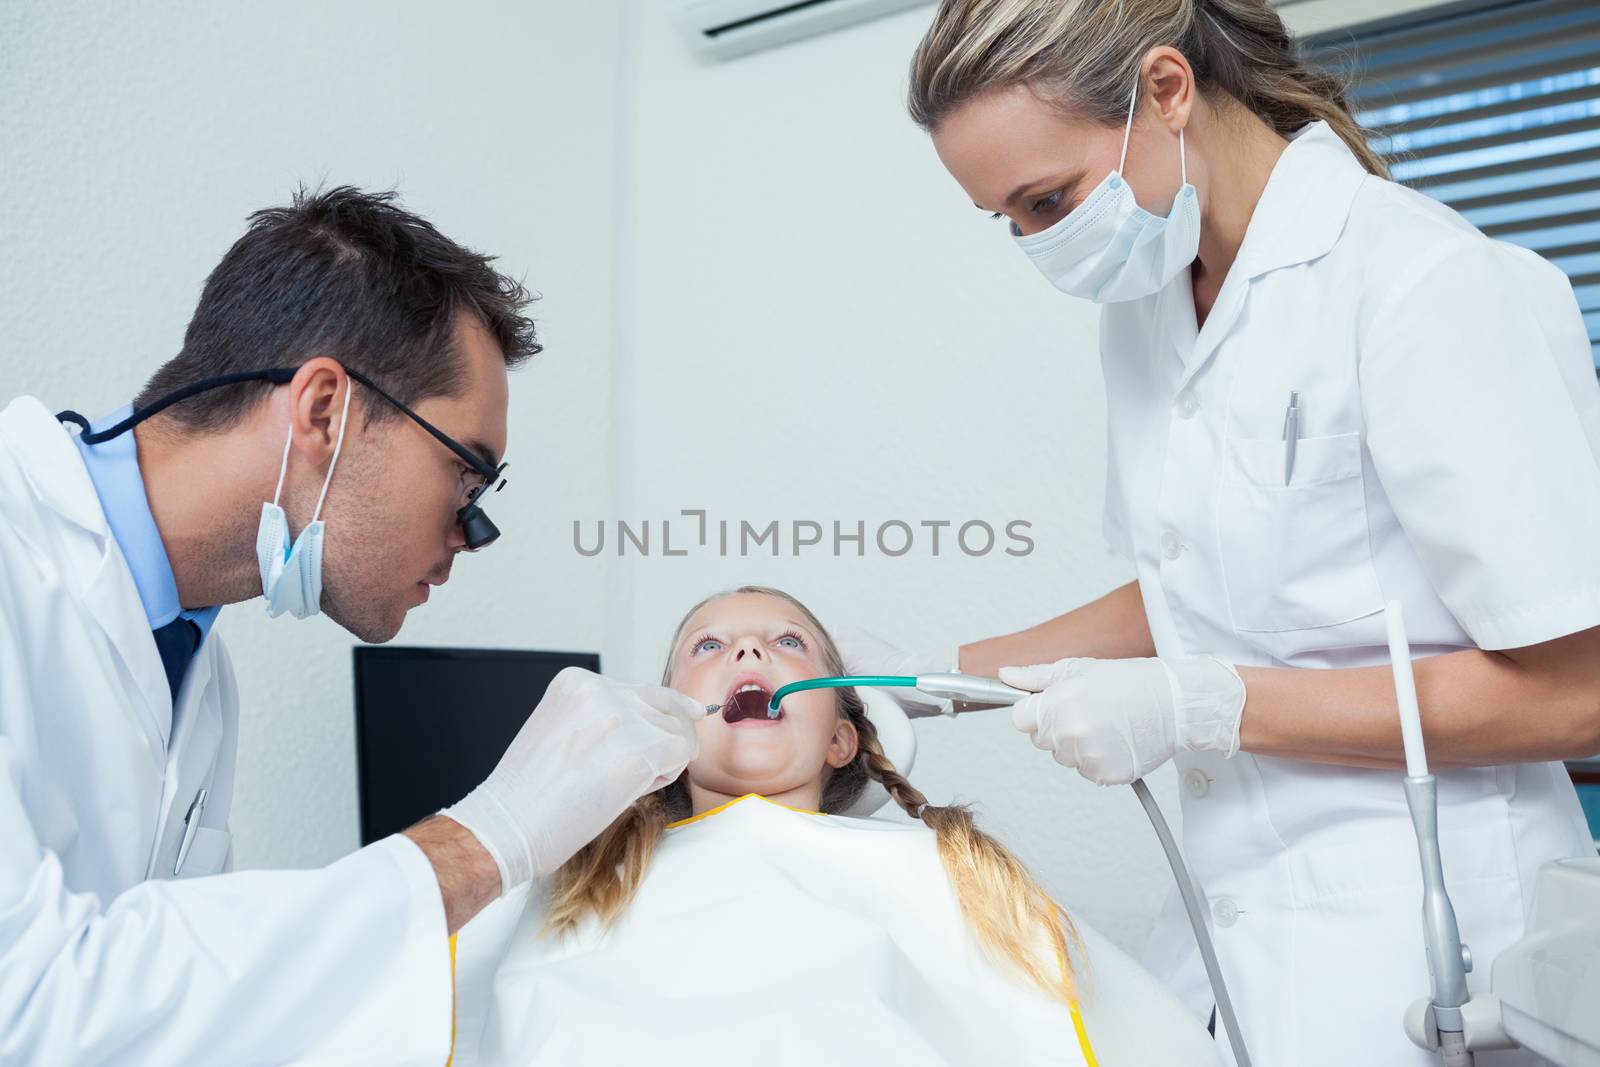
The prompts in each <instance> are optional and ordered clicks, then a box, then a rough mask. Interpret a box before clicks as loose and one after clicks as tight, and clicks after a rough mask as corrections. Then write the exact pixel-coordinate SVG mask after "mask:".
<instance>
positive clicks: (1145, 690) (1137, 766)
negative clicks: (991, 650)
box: [1000, 656, 1245, 785]
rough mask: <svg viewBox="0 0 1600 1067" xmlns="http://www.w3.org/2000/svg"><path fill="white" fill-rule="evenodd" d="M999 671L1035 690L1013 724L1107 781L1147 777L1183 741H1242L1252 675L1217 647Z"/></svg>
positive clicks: (1230, 750) (1222, 747)
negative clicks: (1213, 651) (1243, 674)
mask: <svg viewBox="0 0 1600 1067" xmlns="http://www.w3.org/2000/svg"><path fill="white" fill-rule="evenodd" d="M1000 680H1001V681H1002V682H1005V683H1006V684H1007V685H1012V686H1016V687H1017V688H1018V689H1028V690H1032V691H1033V693H1034V695H1033V696H1030V697H1025V698H1023V699H1022V700H1021V701H1019V702H1018V703H1017V704H1015V705H1014V706H1013V707H1012V709H1011V722H1012V724H1013V725H1015V726H1016V728H1017V729H1019V730H1021V731H1022V732H1023V733H1025V734H1027V735H1028V736H1029V737H1030V738H1032V739H1033V743H1034V745H1036V746H1037V747H1039V748H1042V749H1044V750H1045V751H1047V752H1049V753H1051V754H1052V755H1053V756H1055V758H1056V762H1057V763H1059V764H1061V765H1062V766H1064V767H1075V768H1077V771H1078V773H1079V774H1081V775H1083V776H1084V777H1085V778H1087V779H1089V780H1090V781H1092V782H1099V783H1100V784H1101V785H1125V784H1127V783H1129V782H1131V781H1133V780H1134V779H1135V778H1142V777H1144V776H1145V775H1146V774H1148V773H1149V772H1150V771H1152V770H1154V769H1155V768H1157V767H1159V766H1161V765H1162V764H1163V763H1165V762H1167V760H1169V759H1171V758H1172V757H1173V755H1175V754H1176V753H1177V752H1178V750H1179V749H1188V750H1190V751H1193V752H1221V753H1222V754H1223V755H1224V756H1231V755H1233V754H1234V753H1235V752H1237V751H1238V750H1239V720H1240V718H1241V717H1242V716H1243V714H1244V701H1245V692H1244V682H1243V681H1241V680H1240V678H1239V672H1238V671H1236V670H1234V669H1233V666H1232V665H1231V664H1227V663H1223V662H1222V661H1221V660H1219V659H1215V658H1213V657H1211V656H1185V657H1182V658H1177V659H1064V660H1059V661H1057V662H1055V663H1047V664H1040V665H1037V666H1032V667H1002V668H1001V669H1000Z"/></svg>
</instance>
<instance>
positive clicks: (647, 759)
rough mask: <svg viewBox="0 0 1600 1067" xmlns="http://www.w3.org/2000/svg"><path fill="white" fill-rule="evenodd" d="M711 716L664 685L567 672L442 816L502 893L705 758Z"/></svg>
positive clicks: (546, 869)
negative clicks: (488, 769)
mask: <svg viewBox="0 0 1600 1067" xmlns="http://www.w3.org/2000/svg"><path fill="white" fill-rule="evenodd" d="M703 718H705V708H704V707H703V706H702V705H699V704H696V703H695V702H694V701H693V700H691V699H689V698H688V697H687V696H684V695H683V694H682V693H678V692H674V691H673V690H671V689H667V688H664V687H662V686H658V685H631V684H628V683H626V682H618V681H613V680H612V679H610V678H604V677H602V676H600V675H598V674H594V673H592V672H590V671H586V670H582V669H580V668H578V667H568V668H566V669H565V670H563V671H562V672H561V673H560V674H558V675H556V676H555V678H554V679H553V680H552V681H551V682H550V687H549V688H548V689H547V690H545V694H544V699H543V700H541V701H539V706H538V707H536V708H534V709H533V714H532V715H530V716H529V717H528V721H527V722H525V723H523V724H522V729H521V730H520V731H519V732H518V733H517V736H516V738H515V739H513V740H512V742H511V746H510V747H509V748H507V749H506V754H505V755H504V756H503V757H501V759H500V764H499V765H498V766H497V767H495V769H494V771H493V772H492V773H490V775H489V777H488V778H487V779H485V780H484V783H483V784H482V785H480V786H479V787H478V788H476V789H474V790H473V791H472V792H470V793H468V794H467V795H466V797H465V798H463V799H462V801H461V802H460V803H459V804H457V805H455V806H454V807H451V808H447V809H445V811H444V812H443V814H444V815H447V816H449V817H450V818H452V819H454V820H455V821H456V822H458V823H460V824H461V825H462V826H465V827H466V828H467V829H468V830H471V831H472V833H473V835H474V836H476V837H477V839H478V840H479V841H481V842H482V843H483V847H484V848H485V849H487V850H488V852H489V854H490V855H491V856H493V857H494V861H495V864H496V866H498V867H499V868H500V888H501V892H502V893H504V892H506V891H508V890H510V889H512V888H514V887H516V886H518V885H521V884H522V883H524V882H527V881H529V880H531V879H534V878H542V877H544V876H545V875H547V874H549V873H550V872H552V871H554V870H555V869H556V868H557V867H559V866H561V865H562V864H563V863H565V862H566V861H567V860H568V859H570V858H571V857H572V855H573V853H575V852H577V851H578V849H580V848H582V847H583V846H584V845H586V844H588V843H589V842H590V841H592V840H593V839H594V838H595V837H596V836H597V835H598V834H599V833H600V831H601V830H604V829H605V828H606V827H607V826H609V825H611V822H612V820H614V819H615V818H616V817H617V816H618V815H621V814H622V812H623V810H624V809H626V808H627V806H628V805H629V804H632V803H633V802H634V801H635V800H638V799H639V798H640V797H641V796H643V795H644V794H646V793H649V792H651V791H653V790H656V789H659V788H661V787H662V786H664V785H667V784H668V783H670V782H671V781H673V780H674V779H675V778H677V777H678V775H679V774H680V773H682V771H683V769H684V768H685V767H686V766H688V764H689V761H690V760H692V759H693V758H694V757H695V754H696V752H698V751H699V745H698V742H697V741H696V738H695V723H697V722H699V721H700V720H701V719H703Z"/></svg>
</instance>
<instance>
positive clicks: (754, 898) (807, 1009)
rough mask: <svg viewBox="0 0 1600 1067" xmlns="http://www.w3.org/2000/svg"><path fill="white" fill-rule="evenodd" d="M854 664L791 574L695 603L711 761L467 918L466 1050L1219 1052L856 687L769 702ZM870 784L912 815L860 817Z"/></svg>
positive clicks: (1044, 1055) (819, 1055) (668, 1056)
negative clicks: (891, 730)
mask: <svg viewBox="0 0 1600 1067" xmlns="http://www.w3.org/2000/svg"><path fill="white" fill-rule="evenodd" d="M842 673H844V671H843V666H842V662H841V659H840V656H839V652H838V650H837V648H836V647H835V646H834V644H833V641H832V639H831V638H830V637H829V635H828V633H827V632H826V630H824V629H823V627H822V625H821V624H820V623H819V622H818V621H817V619H816V617H815V616H814V615H812V613H811V612H810V611H809V610H807V609H806V608H805V606H804V605H802V604H800V603H799V602H798V601H796V600H794V599H793V598H792V597H790V596H788V595H787V594H785V593H782V592H780V591H778V590H775V589H767V588H762V587H754V586H746V587H743V588H740V589H738V590H736V591H734V592H732V593H726V594H721V595H718V596H713V597H711V598H708V599H707V600H705V601H702V602H701V603H700V604H698V605H696V606H695V607H694V608H693V609H691V610H690V612H689V613H688V615H687V616H686V617H685V618H684V619H683V621H682V622H681V623H680V624H679V627H678V630H677V632H676V634H674V637H673V641H672V646H671V649H670V651H669V654H668V659H667V665H666V669H665V671H664V677H663V681H664V684H666V685H669V686H672V687H673V688H675V689H677V690H679V691H681V692H683V693H686V694H688V695H689V696H691V697H693V698H694V699H695V700H696V701H698V702H700V703H703V704H706V705H720V709H719V710H718V711H717V712H716V713H713V714H709V715H708V716H707V717H706V719H705V720H704V721H703V722H702V723H701V724H700V726H699V742H700V752H699V755H698V756H697V757H696V759H695V760H694V762H692V763H690V764H689V767H688V769H687V770H686V771H685V772H684V774H683V775H682V776H681V777H680V778H679V779H678V780H677V781H675V782H673V783H672V784H671V785H669V786H667V787H666V788H664V789H661V790H660V791H658V792H656V793H652V794H650V795H648V796H645V797H643V798H642V799H640V800H639V801H638V802H637V803H635V804H634V805H633V806H632V807H631V808H630V809H629V810H628V811H626V812H624V813H623V814H622V815H621V816H620V817H619V818H618V819H617V820H616V822H614V823H613V824H612V825H611V826H610V827H609V828H608V829H607V830H606V831H604V832H603V833H602V834H601V835H600V836H599V837H598V838H596V839H595V840H594V841H593V842H591V843H590V844H589V845H588V846H586V847H585V848H584V849H582V850H581V851H580V852H579V853H578V854H577V855H575V856H574V857H573V858H572V859H571V860H570V861H568V862H567V864H566V865H565V866H563V867H562V868H561V869H560V870H558V871H557V872H556V873H555V874H553V875H552V876H551V877H550V878H548V879H546V880H545V881H544V882H543V883H542V884H537V885H535V886H533V887H532V889H531V891H528V892H526V893H524V894H520V895H519V894H510V895H508V896H507V897H506V898H504V899H503V900H501V901H500V902H498V903H497V904H495V905H493V906H492V907H491V908H489V909H487V910H486V911H485V912H484V913H483V914H482V915H481V916H480V917H479V918H478V919H476V920H474V921H473V922H472V923H470V924H468V925H467V926H466V927H464V928H463V930H462V931H461V934H460V939H459V944H458V947H457V971H458V988H457V1019H458V1025H457V1041H456V1049H455V1055H454V1060H453V1064H454V1067H461V1065H464V1064H470V1063H495V1064H541V1065H542V1064H551V1065H557V1064H559V1065H561V1067H574V1065H584V1064H620V1063H641V1062H651V1063H668V1064H672V1063H686V1064H687V1063H694V1064H701V1065H709V1067H719V1065H722V1064H753V1063H759V1064H764V1065H765V1064H813V1065H814V1064H827V1065H848V1064H863V1065H865V1064H871V1065H873V1067H882V1065H885V1064H918V1065H937V1064H951V1065H955V1064H1091V1065H1092V1064H1096V1063H1097V1062H1098V1063H1100V1064H1112V1063H1116V1062H1130V1063H1131V1062H1138V1063H1141V1064H1153V1063H1162V1062H1172V1063H1178V1062H1183V1063H1186V1064H1190V1063H1208V1062H1216V1061H1215V1059H1214V1056H1215V1053H1214V1051H1213V1046H1212V1045H1211V1043H1210V1042H1209V1041H1208V1040H1207V1039H1206V1035H1205V1033H1204V1031H1202V1030H1199V1028H1198V1027H1196V1026H1194V1025H1193V1024H1192V1023H1188V1022H1187V1020H1186V1019H1185V1018H1184V1017H1183V1016H1182V1014H1181V1009H1178V1008H1177V1007H1176V1005H1175V1003H1172V1002H1170V1001H1168V1000H1167V998H1166V995H1165V994H1164V993H1162V992H1161V991H1160V990H1159V988H1157V987H1156V986H1155V984H1154V980H1153V979H1150V978H1149V977H1148V976H1147V975H1144V974H1143V972H1140V971H1139V970H1138V968H1137V967H1135V966H1134V965H1133V964H1132V963H1131V961H1128V960H1127V959H1126V957H1123V956H1122V955H1121V954H1120V953H1119V952H1118V951H1117V950H1116V949H1115V948H1113V947H1112V946H1110V945H1109V944H1108V943H1106V942H1104V940H1103V939H1101V938H1099V937H1098V936H1096V935H1094V934H1093V933H1092V932H1091V931H1087V930H1084V931H1082V936H1081V937H1080V931H1079V930H1078V929H1077V928H1075V926H1074V924H1073V922H1072V921H1071V919H1069V918H1068V916H1067V914H1066V912H1065V911H1064V910H1062V909H1060V908H1058V907H1057V906H1056V905H1055V903H1054V902H1053V901H1052V900H1051V899H1050V898H1049V896H1048V895H1046V894H1045V892H1044V891H1043V890H1042V889H1041V888H1040V887H1039V886H1038V884H1037V883H1035V882H1034V880H1033V879H1032V878H1031V877H1030V876H1029V875H1028V873H1027V871H1026V870H1025V869H1024V868H1023V867H1022V865H1021V864H1020V863H1018V862H1017V860H1016V859H1015V857H1013V856H1012V855H1011V854H1010V853H1009V852H1008V851H1006V849H1005V848H1004V847H1003V846H1001V845H1000V844H999V843H998V842H997V841H995V840H994V839H993V838H990V837H989V836H988V835H986V834H984V833H983V832H982V831H981V830H979V829H978V828H977V826H976V825H974V822H973V819H972V815H971V814H970V813H969V812H968V811H967V810H966V809H965V808H963V807H957V806H950V807H942V806H934V805H930V804H928V803H927V801H926V799H925V798H924V797H923V795H922V794H921V793H919V792H918V791H917V790H916V789H915V788H914V787H913V786H912V785H911V783H910V782H908V781H906V779H905V778H903V777H901V775H900V774H899V772H898V771H897V770H896V769H895V767H894V766H893V765H892V764H891V763H890V762H889V760H888V759H887V758H886V757H885V755H884V752H883V749H882V747H881V746H880V745H879V741H878V733H877V730H876V728H875V727H874V725H873V723H872V721H871V720H870V719H869V718H868V717H867V713H866V706H865V704H864V702H863V700H862V697H861V696H860V694H858V693H857V692H856V691H855V690H853V689H822V690H811V691H807V692H801V693H795V694H792V695H790V696H787V697H785V698H784V701H783V705H782V708H781V710H780V713H779V714H778V716H777V717H776V718H769V717H768V715H767V710H766V709H767V703H768V700H769V699H770V698H771V696H772V694H773V692H774V691H775V690H777V689H778V688H779V687H780V686H782V685H785V684H787V683H789V682H793V681H797V680H800V679H803V678H814V677H817V676H820V675H833V674H842ZM869 780H870V781H874V782H877V783H879V785H881V787H882V788H883V789H884V790H886V791H887V793H888V795H889V797H891V798H892V799H893V801H894V803H896V804H897V805H898V806H899V807H900V808H901V810H903V811H904V812H905V813H906V814H907V815H910V816H911V817H912V818H913V819H914V820H916V821H915V822H912V823H909V824H908V823H905V822H901V821H888V820H881V819H867V818H852V817H841V816H840V815H839V814H838V813H840V812H843V811H845V810H847V809H850V808H851V806H852V805H855V804H858V802H859V801H860V798H861V797H862V793H863V791H864V790H865V789H866V788H867V785H868V782H869ZM1090 972H1093V973H1090ZM1108 985H1111V986H1115V987H1116V994H1117V995H1116V998H1115V999H1117V1000H1118V1001H1119V1005H1112V1006H1109V1007H1107V1006H1105V1005H1102V1004H1101V1003H1099V1002H1100V1001H1102V1000H1104V999H1105V997H1104V996H1102V994H1104V993H1106V992H1108V989H1107V986H1108ZM1130 999H1131V1000H1133V1001H1138V1003H1131V1002H1130ZM1080 1000H1081V1001H1082V1004H1081V1005H1080ZM1152 1008H1158V1009H1162V1010H1156V1011H1154V1012H1152ZM1119 1015H1121V1016H1127V1018H1119ZM1135 1016H1136V1017H1137V1019H1138V1020H1139V1022H1138V1024H1137V1025H1136V1026H1131V1027H1130V1026H1129V1025H1127V1023H1128V1022H1129V1020H1130V1019H1131V1018H1132V1017H1135ZM1163 1017H1165V1018H1166V1019H1167V1022H1166V1023H1163V1022H1162V1019H1163ZM1102 1024H1103V1028H1104V1030H1105V1031H1106V1032H1105V1033H1100V1032H1098V1031H1099V1030H1100V1029H1101V1028H1102ZM1129 1032H1131V1033H1132V1035H1133V1036H1131V1037H1130V1033H1129ZM1113 1052H1114V1053H1117V1054H1119V1055H1115V1056H1114V1055H1112V1053H1113Z"/></svg>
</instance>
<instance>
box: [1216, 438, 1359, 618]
mask: <svg viewBox="0 0 1600 1067" xmlns="http://www.w3.org/2000/svg"><path fill="white" fill-rule="evenodd" d="M1224 450H1225V457H1226V459H1225V463H1224V467H1223V478H1222V486H1221V492H1220V495H1219V500H1218V504H1219V510H1218V540H1219V542H1220V548H1221V557H1222V566H1223V577H1224V582H1225V584H1226V587H1227V593H1228V606H1229V610H1230V612H1231V614H1232V619H1233V625H1234V627H1235V628H1236V629H1238V630H1241V631H1254V632H1265V633H1272V632H1280V631H1285V630H1303V629H1310V628H1314V627H1322V626H1336V625H1338V624H1339V623H1343V622H1349V621H1350V620H1352V619H1358V618H1361V617H1363V616H1366V615H1371V614H1372V613H1374V612H1376V611H1379V610H1381V609H1382V608H1383V594H1382V591H1381V590H1380V589H1379V588H1378V576H1377V572H1376V571H1375V570H1374V568H1373V565H1372V551H1371V548H1370V546H1369V542H1368V538H1367V503H1366V492H1365V487H1364V484H1363V478H1362V464H1361V435H1360V434H1358V433H1344V434H1334V435H1332V436H1329V437H1306V438H1302V439H1301V440H1299V441H1298V442H1296V445H1295V459H1294V471H1293V476H1292V477H1291V478H1290V479H1289V481H1288V484H1285V482H1284V460H1285V446H1284V442H1283V441H1282V440H1279V439H1260V438H1244V437H1229V438H1225V439H1224Z"/></svg>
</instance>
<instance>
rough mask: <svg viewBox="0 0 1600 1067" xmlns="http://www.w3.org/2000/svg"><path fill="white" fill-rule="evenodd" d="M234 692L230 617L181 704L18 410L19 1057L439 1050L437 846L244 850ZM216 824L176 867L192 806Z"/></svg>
mask: <svg viewBox="0 0 1600 1067" xmlns="http://www.w3.org/2000/svg"><path fill="white" fill-rule="evenodd" d="M237 725H238V698H237V693H236V691H235V688H234V679H233V671H232V668H231V666H230V665H229V661H228V656H227V653H226V651H225V650H224V649H223V645H222V641H221V640H220V638H219V636H218V635H217V634H216V633H215V632H213V633H212V634H210V636H209V637H208V638H207V639H206V641H205V642H204V644H203V645H202V646H201V648H200V650H199V653H198V654H197V655H196V657H195V660H194V663H193V664H192V665H191V666H190V668H189V671H188V675H187V677H186V678H185V679H184V682H183V687H182V688H181V689H180V690H179V693H178V700H177V707H176V708H174V707H173V701H172V699H171V696H170V694H169V690H168V686H167V680H166V675H165V673H164V672H163V669H162V666H161V659H160V656H159V654H158V653H157V651H156V647H155V642H154V641H153V640H152V639H151V636H150V626H149V622H148V620H147V619H146V617H145V613H144V608H143V606H142V604H141V602H140V600H139V595H138V591H137V590H136V589H135V588H134V583H133V577H132V575H131V573H130V572H129V570H128V567H127V564H126V562H125V561H124V559H123V556H122V553H121V550H120V549H119V548H118V546H117V543H116V540H115V539H114V538H113V537H112V535H111V532H110V529H109V528H108V527H107V525H106V520H105V515H104V513H103V512H102V511H101V508H100V503H99V500H98V498H97V497H96V494H95V490H94V486H93V483H92V482H91V481H90V479H89V475H88V472H87V471H86V470H85V468H84V465H83V461H82V458H81V457H80V456H79V454H78V450H77V447H76V445H75V444H74V443H73V441H72V439H71V437H70V436H69V434H68V432H67V430H66V429H64V428H63V427H62V426H61V425H60V424H58V423H57V422H56V420H55V418H54V417H53V416H52V415H51V414H50V412H49V411H48V410H47V409H46V408H45V407H44V406H43V405H42V404H40V403H39V402H38V401H37V400H34V399H32V398H30V397H23V398H20V399H17V400H15V401H13V402H12V403H11V404H10V405H9V406H7V407H6V408H5V410H4V411H0V1063H5V1064H19V1065H22V1064H26V1065H33V1064H39V1065H47V1067H59V1065H62V1064H73V1065H87V1064H101V1063H114V1064H119V1065H125V1064H163V1065H165V1064H184V1065H192V1064H208V1063H215V1064H228V1065H232V1067H238V1065H243V1064H272V1063H286V1062H318V1063H329V1064H333V1063H339V1064H347V1063H348V1064H354V1063H383V1064H399V1063H420V1064H430V1065H437V1064H442V1063H443V1062H444V1059H445V1056H446V1054H447V1052H448V1048H449V1039H450V1017H449V997H450V963H449V956H448V945H447V941H446V938H445V924H444V913H443V906H442V903H441V901H440V897H439V890H438V885H437V883H436V881H435V879H434V876H433V872H432V868H431V866H430V865H429V863H428V861H427V859H426V858H425V857H424V856H423V855H422V853H421V852H420V850H418V849H417V848H416V847H415V846H414V845H413V844H411V843H410V842H409V841H407V840H405V839H404V838H391V839H389V840H388V841H385V842H379V843H377V844H375V845H373V846H372V847H370V848H366V849H363V850H361V851H360V852H357V853H355V854H354V855H352V856H350V857H347V858H346V859H344V860H341V861H340V862H338V863H335V864H333V865H332V866H330V867H327V868H325V869H322V870H311V871H243V872H238V873H230V874H224V875H220V876H218V877H198V876H202V875H214V874H217V872H221V871H224V870H226V869H227V868H228V867H229V865H230V857H229V853H230V845H229V835H228V814H229V807H230V802H231V799H232V791H233V770H234V754H235V744H236V737H237ZM201 788H206V789H207V790H208V797H207V801H206V804H205V808H204V812H203V815H202V817H201V827H200V829H199V831H198V832H197V834H196V836H195V839H194V842H193V844H192V846H191V848H190V851H189V853H188V856H187V857H186V860H185V863H184V867H183V870H182V872H181V876H180V878H179V879H177V880H173V877H172V873H173V865H174V863H175V862H176V858H177V852H178V846H179V841H180V839H181V838H182V836H183V830H184V816H185V815H186V813H187V812H188V810H189V807H190V805H191V803H192V801H193V800H194V797H195V795H196V793H197V792H198V790H200V789H201Z"/></svg>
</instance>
